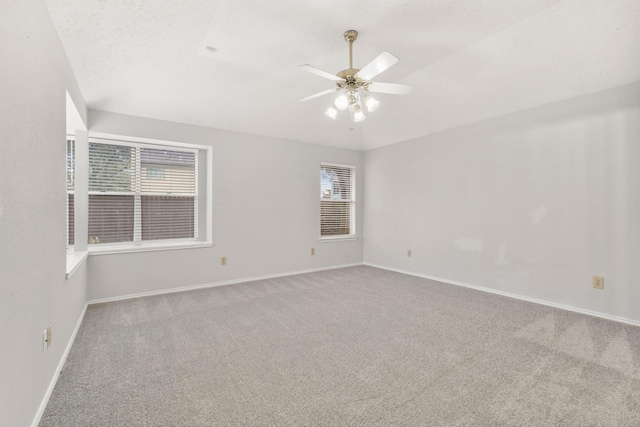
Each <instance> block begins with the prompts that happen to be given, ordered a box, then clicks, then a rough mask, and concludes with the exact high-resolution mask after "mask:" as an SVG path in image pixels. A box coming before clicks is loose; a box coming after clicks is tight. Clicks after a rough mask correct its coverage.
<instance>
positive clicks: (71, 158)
mask: <svg viewBox="0 0 640 427" xmlns="http://www.w3.org/2000/svg"><path fill="white" fill-rule="evenodd" d="M75 169H76V150H75V140H74V139H73V136H69V135H67V247H72V246H73V243H74V227H75V225H74V224H75V221H74V200H73V199H74V197H73V196H74V189H75V179H76V176H75Z"/></svg>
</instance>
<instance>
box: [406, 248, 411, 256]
mask: <svg viewBox="0 0 640 427" xmlns="http://www.w3.org/2000/svg"><path fill="white" fill-rule="evenodd" d="M407 256H408V257H409V258H411V249H407Z"/></svg>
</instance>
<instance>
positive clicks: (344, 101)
mask: <svg viewBox="0 0 640 427" xmlns="http://www.w3.org/2000/svg"><path fill="white" fill-rule="evenodd" d="M334 105H335V106H336V108H337V109H338V110H344V109H346V108H347V107H348V106H349V98H347V95H345V94H344V93H343V94H342V95H340V96H339V97H337V98H336V100H335V102H334Z"/></svg>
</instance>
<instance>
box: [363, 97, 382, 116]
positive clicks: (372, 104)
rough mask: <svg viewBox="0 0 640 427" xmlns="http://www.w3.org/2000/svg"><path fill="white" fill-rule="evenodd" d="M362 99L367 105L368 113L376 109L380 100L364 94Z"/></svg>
mask: <svg viewBox="0 0 640 427" xmlns="http://www.w3.org/2000/svg"><path fill="white" fill-rule="evenodd" d="M364 99H365V104H366V105H367V111H369V112H370V113H371V112H373V111H376V110H377V109H378V107H379V106H380V101H378V100H377V99H375V98H374V97H373V96H371V95H367V96H365V97H364Z"/></svg>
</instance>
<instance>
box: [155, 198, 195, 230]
mask: <svg viewBox="0 0 640 427" xmlns="http://www.w3.org/2000/svg"><path fill="white" fill-rule="evenodd" d="M194 207H195V200H194V198H193V197H171V196H142V240H160V239H181V238H194V237H195V235H194V229H195V221H194Z"/></svg>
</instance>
